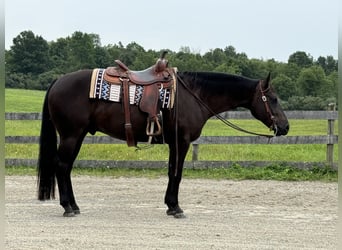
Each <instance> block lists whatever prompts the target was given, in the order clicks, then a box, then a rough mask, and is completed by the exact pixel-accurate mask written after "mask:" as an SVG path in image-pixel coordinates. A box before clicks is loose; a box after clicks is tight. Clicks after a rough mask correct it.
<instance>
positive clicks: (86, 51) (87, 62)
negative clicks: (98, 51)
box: [67, 31, 99, 71]
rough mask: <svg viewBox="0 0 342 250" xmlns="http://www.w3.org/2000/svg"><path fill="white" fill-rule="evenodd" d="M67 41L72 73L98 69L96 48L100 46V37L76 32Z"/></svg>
mask: <svg viewBox="0 0 342 250" xmlns="http://www.w3.org/2000/svg"><path fill="white" fill-rule="evenodd" d="M67 41H68V50H69V60H70V66H71V68H70V71H75V70H79V69H86V68H94V67H96V63H95V47H96V46H97V45H98V44H99V38H98V35H95V34H87V33H82V32H80V31H76V32H74V33H73V34H72V36H71V37H68V38H67Z"/></svg>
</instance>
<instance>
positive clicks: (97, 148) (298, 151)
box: [5, 89, 337, 180]
mask: <svg viewBox="0 0 342 250" xmlns="http://www.w3.org/2000/svg"><path fill="white" fill-rule="evenodd" d="M44 95H45V92H44V91H28V90H16V89H6V91H5V97H6V100H5V102H6V107H5V111H6V112H41V109H42V102H43V99H44ZM231 121H232V122H233V123H235V124H237V125H239V126H241V127H243V128H245V129H247V130H252V131H256V132H261V133H267V132H268V131H267V128H265V126H264V125H262V124H261V123H260V122H259V121H257V120H231ZM335 127H336V128H337V122H336V124H335ZM335 130H336V133H337V129H335ZM39 131H40V121H5V134H6V136H9V135H12V136H15V135H17V136H18V135H19V136H25V135H26V136H38V135H39ZM326 131H327V121H325V120H290V133H289V136H295V135H325V134H326ZM202 135H203V136H235V135H236V136H243V135H246V134H244V133H242V132H238V131H235V130H233V129H231V128H228V127H227V126H225V125H224V124H222V123H221V122H220V121H218V120H213V119H211V120H209V121H208V122H207V124H206V125H205V127H204V128H203V131H202ZM325 147H326V146H325V145H250V144H243V145H200V147H199V160H208V161H242V160H243V161H265V160H267V161H278V162H293V161H299V162H324V161H325V157H326V155H325ZM191 152H192V151H191V148H190V150H189V152H188V155H187V157H186V160H191ZM5 155H6V158H27V159H37V158H38V145H36V144H6V145H5ZM78 159H82V160H87V159H92V160H94V159H98V160H155V161H166V160H168V146H167V145H155V146H154V147H152V148H150V149H146V150H141V151H135V149H134V148H129V147H127V146H126V144H121V145H120V144H116V145H112V144H103V145H89V144H83V145H82V148H81V151H80V154H79V156H78ZM334 159H335V160H337V146H335V147H334ZM20 169H21V168H20V167H19V168H17V167H16V168H8V169H7V170H8V174H13V173H14V174H15V173H16V171H17V170H18V171H20ZM25 169H26V170H25V171H31V168H25ZM77 171H79V173H80V174H92V175H101V173H102V172H104V173H105V175H112V174H113V175H121V176H126V175H129V176H131V175H133V176H134V175H137V176H140V175H144V173H145V172H144V171H147V172H148V175H152V176H155V175H156V176H159V175H161V172H159V171H162V175H163V176H164V175H165V170H163V169H161V170H141V171H140V170H132V169H128V170H127V169H122V170H120V169H114V170H101V169H97V170H93V169H89V170H83V169H80V170H77ZM77 171H76V173H78V172H77ZM298 171H303V172H304V173H301V172H298ZM290 173H291V175H290ZM187 175H189V176H188V177H189V178H192V177H194V176H197V177H196V178H201V176H202V177H205V178H211V177H210V176H213V177H215V178H218V179H219V178H232V179H243V178H245V179H249V178H258V179H263V178H266V179H268V178H271V179H284V180H305V179H310V178H311V180H315V178H318V179H320V180H325V178H327V179H329V180H334V178H335V177H331V175H332V176H334V174H332V173H330V172H324V171H323V172H319V171H318V172H317V171H316V172H312V171H311V172H310V171H309V172H307V171H306V170H296V169H293V168H290V167H286V165H285V166H284V165H282V166H271V167H270V166H266V167H264V168H260V167H258V168H241V167H238V166H235V167H233V168H224V169H210V170H209V169H208V170H186V171H185V173H184V176H187ZM278 175H279V176H278ZM302 175H304V176H302ZM296 176H297V177H296ZM308 176H309V177H308ZM310 176H311V177H310ZM312 176H315V177H312Z"/></svg>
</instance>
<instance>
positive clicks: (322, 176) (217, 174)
mask: <svg viewBox="0 0 342 250" xmlns="http://www.w3.org/2000/svg"><path fill="white" fill-rule="evenodd" d="M6 175H31V176H34V175H36V168H34V167H20V166H16V167H6ZM72 175H73V176H79V175H88V176H96V177H112V178H119V177H145V178H160V177H166V176H167V169H166V168H159V169H142V168H135V169H127V168H113V169H105V168H96V169H94V168H74V169H73V171H72ZM183 178H188V179H215V180H278V181H324V182H336V181H337V171H335V170H332V169H331V168H329V167H323V168H322V167H315V166H313V167H312V168H311V169H310V170H302V169H298V168H295V167H289V166H286V165H269V166H265V167H255V168H254V167H249V168H246V167H241V166H239V165H237V164H235V165H233V166H230V167H229V168H208V169H187V168H185V169H184V170H183Z"/></svg>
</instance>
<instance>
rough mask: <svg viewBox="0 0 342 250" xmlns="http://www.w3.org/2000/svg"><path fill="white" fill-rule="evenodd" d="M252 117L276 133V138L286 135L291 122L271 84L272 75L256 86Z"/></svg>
mask: <svg viewBox="0 0 342 250" xmlns="http://www.w3.org/2000/svg"><path fill="white" fill-rule="evenodd" d="M251 112H252V115H253V116H254V117H255V118H257V119H258V120H260V121H262V122H263V123H264V124H265V125H266V126H267V127H269V128H270V129H271V130H273V131H274V134H275V135H276V136H280V135H286V134H287V132H288V131H289V128H290V126H289V122H288V120H287V117H286V115H285V113H284V111H283V109H282V108H281V106H280V104H279V101H278V96H277V94H276V93H275V91H274V89H273V88H272V86H271V84H270V74H268V76H267V78H266V80H260V81H259V83H258V84H257V86H256V89H255V93H254V97H253V101H252V105H251Z"/></svg>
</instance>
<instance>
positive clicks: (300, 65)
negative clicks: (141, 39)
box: [5, 30, 338, 110]
mask: <svg viewBox="0 0 342 250" xmlns="http://www.w3.org/2000/svg"><path fill="white" fill-rule="evenodd" d="M160 54H161V51H156V50H145V49H144V48H143V47H142V46H141V45H139V44H138V43H136V42H131V43H129V44H127V45H126V46H124V45H123V44H122V43H121V42H118V43H117V44H109V45H105V46H102V45H101V40H100V36H99V35H97V34H92V33H91V34H88V33H83V32H80V31H76V32H74V33H73V34H72V35H70V36H68V37H65V38H58V39H57V40H56V41H50V42H48V41H46V40H45V39H44V38H43V37H42V36H39V35H35V34H34V33H33V32H32V31H29V30H28V31H23V32H21V33H20V34H19V35H17V36H16V37H15V38H13V44H12V46H11V47H10V49H9V50H6V51H5V62H6V66H5V73H6V84H5V86H6V88H23V89H37V90H46V89H47V87H48V86H49V84H50V83H51V82H52V81H53V80H54V79H56V78H58V77H60V76H61V75H63V74H65V73H68V72H72V71H76V70H79V69H86V68H90V69H91V68H106V67H107V66H110V65H114V60H115V59H120V60H121V61H122V62H124V63H125V64H126V65H127V66H128V67H129V68H131V69H134V70H142V69H145V68H148V67H150V66H151V65H153V64H154V63H155V61H156V59H157V58H159V56H160ZM167 59H168V61H169V64H170V65H171V66H173V67H177V68H178V70H179V71H214V72H224V73H229V74H237V75H243V76H246V77H250V78H256V79H261V78H265V77H266V76H267V74H268V73H269V72H271V76H272V83H273V86H274V88H275V89H276V91H277V93H278V95H279V98H280V99H281V102H282V105H283V107H284V108H285V109H287V110H324V109H326V108H327V106H328V104H329V103H336V102H337V92H338V91H337V88H338V85H337V84H338V74H337V69H338V61H337V60H335V59H334V57H333V56H320V57H318V58H317V59H314V58H313V57H312V56H311V55H310V54H309V53H306V52H304V51H296V52H294V53H293V54H291V55H289V58H288V61H287V62H278V61H276V60H274V59H269V60H263V59H255V58H248V56H247V55H246V54H245V53H243V52H237V51H236V49H235V48H234V47H233V46H231V45H230V46H227V47H225V48H223V49H222V48H216V49H212V50H210V51H208V52H205V53H204V54H203V55H201V54H200V53H196V52H193V51H191V49H190V48H189V47H185V46H184V47H182V48H180V50H179V51H178V52H175V51H171V50H168V55H167Z"/></svg>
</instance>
